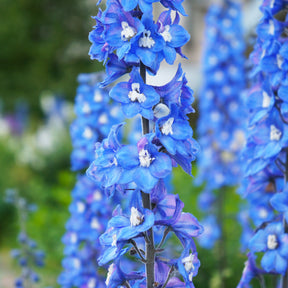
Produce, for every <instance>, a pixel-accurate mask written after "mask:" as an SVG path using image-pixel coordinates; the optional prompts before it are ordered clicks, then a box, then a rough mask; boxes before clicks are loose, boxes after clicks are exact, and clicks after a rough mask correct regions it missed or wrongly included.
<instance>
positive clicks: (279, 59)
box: [277, 54, 284, 69]
mask: <svg viewBox="0 0 288 288" xmlns="http://www.w3.org/2000/svg"><path fill="white" fill-rule="evenodd" d="M283 62H284V58H283V57H282V56H281V55H280V54H277V65H278V68H279V69H281V67H282V64H283Z"/></svg>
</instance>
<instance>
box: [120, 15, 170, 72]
mask: <svg viewBox="0 0 288 288" xmlns="http://www.w3.org/2000/svg"><path fill="white" fill-rule="evenodd" d="M141 22H142V23H143V25H144V27H145V28H144V30H143V32H142V34H141V35H140V37H139V38H137V41H136V42H134V43H133V45H132V51H131V52H133V53H132V54H135V55H136V56H137V57H138V58H139V60H140V61H141V62H142V63H143V64H144V65H145V66H147V67H148V68H150V69H151V70H152V72H153V71H154V72H156V71H157V70H158V69H159V66H160V63H161V61H162V60H163V56H162V53H160V52H161V51H162V50H163V47H164V45H165V41H164V39H163V37H162V35H161V34H159V33H158V32H157V28H158V27H157V24H155V23H154V22H153V19H152V17H151V15H150V14H144V15H143V16H142V18H141ZM131 56H132V55H130V57H131ZM125 60H127V61H128V62H131V60H130V58H129V57H126V58H125Z"/></svg>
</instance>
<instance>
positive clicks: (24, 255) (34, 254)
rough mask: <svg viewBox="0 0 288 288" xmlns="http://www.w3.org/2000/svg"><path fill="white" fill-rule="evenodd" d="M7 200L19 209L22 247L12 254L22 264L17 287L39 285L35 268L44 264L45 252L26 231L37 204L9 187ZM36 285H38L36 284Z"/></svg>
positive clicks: (19, 240) (15, 283)
mask: <svg viewBox="0 0 288 288" xmlns="http://www.w3.org/2000/svg"><path fill="white" fill-rule="evenodd" d="M6 202H7V203H10V204H13V205H14V206H15V208H16V209H17V213H18V219H19V226H20V232H19V235H18V242H19V244H20V248H18V249H13V250H12V251H11V256H12V257H13V258H14V259H16V260H17V262H18V264H19V266H21V269H22V270H21V276H20V277H18V278H17V279H16V280H15V282H14V285H15V286H14V287H15V288H29V287H31V286H34V285H37V284H36V283H38V282H39V281H40V277H39V275H38V274H37V273H36V271H35V268H37V267H43V266H44V258H45V253H44V252H43V251H41V250H39V249H38V247H37V244H36V242H35V241H34V240H32V239H31V238H29V236H28V233H27V231H26V222H27V218H28V214H29V212H33V211H35V208H36V206H35V205H32V204H28V203H27V201H26V199H24V198H22V197H20V196H19V195H18V191H16V190H14V189H8V190H7V191H6ZM35 287H36V286H35Z"/></svg>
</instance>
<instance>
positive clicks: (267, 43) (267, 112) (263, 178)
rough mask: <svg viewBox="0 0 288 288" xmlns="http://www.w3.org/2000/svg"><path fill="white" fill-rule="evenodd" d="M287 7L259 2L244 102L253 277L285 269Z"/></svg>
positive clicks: (244, 193) (245, 191) (245, 192)
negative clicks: (258, 266)
mask: <svg viewBox="0 0 288 288" xmlns="http://www.w3.org/2000/svg"><path fill="white" fill-rule="evenodd" d="M287 5H288V3H287V1H272V0H269V1H268V0H265V1H263V2H262V5H261V7H260V10H261V12H262V13H263V17H262V19H261V21H260V23H259V25H258V27H257V35H258V38H257V43H256V45H255V47H254V51H253V52H252V54H251V57H250V59H251V63H252V64H253V70H252V73H251V76H252V80H253V82H254V83H253V87H252V89H251V90H250V93H249V95H248V97H247V107H248V109H249V112H250V114H249V127H248V132H247V144H246V147H245V149H244V152H243V155H244V157H245V160H246V161H245V174H246V180H245V183H244V185H243V187H242V188H241V193H242V196H243V197H245V198H246V199H247V200H248V202H249V207H248V208H249V210H250V211H251V212H250V217H251V220H252V221H251V222H252V228H254V231H255V232H254V233H253V235H252V237H251V238H250V240H249V241H248V243H246V245H247V244H248V247H249V250H250V251H251V254H250V256H249V257H254V258H255V257H256V255H254V254H255V253H258V252H262V253H264V254H262V255H263V256H262V258H261V263H260V264H261V269H258V272H257V273H258V277H259V274H268V273H271V274H282V275H284V274H285V273H287V265H288V263H287V250H288V248H287V247H288V246H287V219H286V205H287V203H286V202H287V201H286V198H285V195H286V188H285V187H286V182H287V178H286V175H287V165H288V164H287V146H288V142H287V127H288V126H287V123H288V122H287V121H286V117H287V114H286V113H287V110H286V96H285V86H286V82H287V81H286V75H287V65H286V54H285V51H286V48H285V47H286V46H287V37H286V34H285V32H284V31H286V29H287V28H286V27H287V23H286V21H285V20H284V19H282V18H283V15H284V18H285V17H286V18H287V16H286V9H287ZM283 13H284V14H283ZM259 271H260V272H259ZM243 276H244V275H243ZM285 277H286V276H285ZM250 278H251V277H250ZM241 281H242V280H241ZM247 283H248V281H247ZM239 285H240V284H239ZM283 285H284V282H283ZM240 287H241V286H240ZM283 287H284V286H283Z"/></svg>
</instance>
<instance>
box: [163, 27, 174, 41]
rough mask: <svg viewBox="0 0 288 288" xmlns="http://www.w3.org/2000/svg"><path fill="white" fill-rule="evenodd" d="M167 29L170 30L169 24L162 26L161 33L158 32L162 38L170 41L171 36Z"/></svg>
mask: <svg viewBox="0 0 288 288" xmlns="http://www.w3.org/2000/svg"><path fill="white" fill-rule="evenodd" d="M169 30H170V26H169V25H166V26H165V27H164V31H163V32H162V33H160V34H161V36H162V37H163V38H164V40H165V42H171V40H172V36H171V34H170V32H169Z"/></svg>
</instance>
